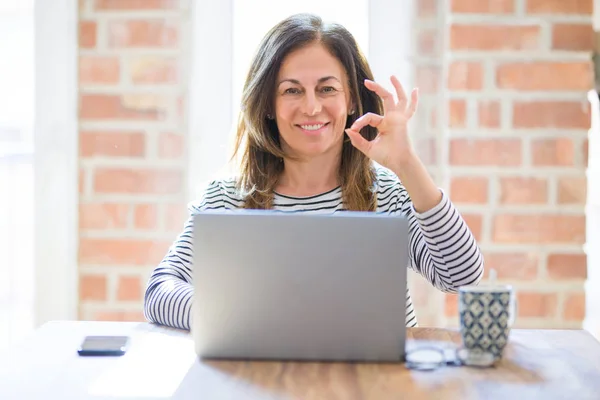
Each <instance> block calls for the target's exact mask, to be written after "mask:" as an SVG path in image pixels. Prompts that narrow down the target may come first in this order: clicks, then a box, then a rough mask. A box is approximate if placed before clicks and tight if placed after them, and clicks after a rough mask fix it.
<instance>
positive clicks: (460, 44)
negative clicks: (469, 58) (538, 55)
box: [450, 24, 540, 51]
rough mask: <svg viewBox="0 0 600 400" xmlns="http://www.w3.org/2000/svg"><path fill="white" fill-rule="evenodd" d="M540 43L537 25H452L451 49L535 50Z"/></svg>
mask: <svg viewBox="0 0 600 400" xmlns="http://www.w3.org/2000/svg"><path fill="white" fill-rule="evenodd" d="M539 45H540V27H539V26H536V25H530V26H528V25H459V24H453V25H452V26H451V27H450V49H451V50H483V51H499V50H535V49H537V48H539Z"/></svg>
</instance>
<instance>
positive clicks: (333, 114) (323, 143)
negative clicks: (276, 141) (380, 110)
mask: <svg viewBox="0 0 600 400" xmlns="http://www.w3.org/2000/svg"><path fill="white" fill-rule="evenodd" d="M350 107H351V102H350V95H349V93H348V84H347V76H346V73H345V71H344V67H343V66H342V64H341V63H340V62H339V61H338V59H337V58H335V57H334V56H332V55H331V54H330V53H329V51H327V49H326V48H325V47H323V45H321V44H320V43H315V44H311V45H308V46H306V47H303V48H301V49H298V50H296V51H294V52H292V53H290V54H288V56H287V57H286V58H284V60H283V62H282V65H281V68H280V70H279V75H278V77H277V82H276V94H275V120H276V122H277V127H278V128H279V133H280V139H281V146H282V149H283V150H284V151H285V152H286V153H287V154H293V155H295V156H300V157H301V158H303V159H310V158H312V157H315V156H320V155H324V154H332V155H336V154H338V153H339V151H340V150H341V147H342V141H343V138H344V128H345V127H346V119H347V117H348V112H349V110H350Z"/></svg>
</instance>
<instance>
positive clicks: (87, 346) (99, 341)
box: [77, 336, 129, 356]
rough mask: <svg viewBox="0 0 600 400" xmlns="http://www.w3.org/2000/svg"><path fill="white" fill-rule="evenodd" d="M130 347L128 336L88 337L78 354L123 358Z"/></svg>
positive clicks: (82, 343)
mask: <svg viewBox="0 0 600 400" xmlns="http://www.w3.org/2000/svg"><path fill="white" fill-rule="evenodd" d="M128 347H129V337H128V336H86V337H85V338H84V339H83V342H81V345H80V346H79V349H77V353H79V355H80V356H122V355H124V354H125V353H126V352H127V349H128Z"/></svg>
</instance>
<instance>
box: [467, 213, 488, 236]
mask: <svg viewBox="0 0 600 400" xmlns="http://www.w3.org/2000/svg"><path fill="white" fill-rule="evenodd" d="M462 217H463V219H464V220H465V222H466V223H467V226H468V227H469V229H470V230H471V233H472V234H473V237H474V238H475V240H477V241H479V240H481V235H482V231H483V216H481V215H479V214H462Z"/></svg>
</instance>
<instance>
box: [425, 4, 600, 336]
mask: <svg viewBox="0 0 600 400" xmlns="http://www.w3.org/2000/svg"><path fill="white" fill-rule="evenodd" d="M418 6H419V7H417V10H418V15H417V18H418V21H419V22H420V24H419V25H420V26H421V27H420V28H419V31H420V34H419V35H418V36H417V57H416V59H417V60H420V61H421V64H423V65H421V64H417V65H416V68H417V71H416V72H417V83H418V85H420V86H425V87H427V88H428V92H431V93H432V95H433V96H434V97H433V99H426V104H425V107H426V111H427V112H430V110H428V109H427V107H437V111H438V114H441V117H440V118H439V119H440V120H441V121H443V122H442V127H436V126H435V125H432V124H431V121H425V125H422V124H420V129H421V130H423V131H424V132H428V131H432V130H433V131H434V135H435V137H436V140H437V141H438V144H437V146H442V150H441V152H440V153H439V154H442V157H444V159H443V160H439V161H438V163H437V165H434V168H433V170H434V171H435V170H437V171H440V170H441V173H440V172H438V174H437V180H438V182H440V184H441V185H442V186H444V187H445V188H446V189H447V190H449V192H450V194H451V197H452V199H453V200H454V202H455V203H456V204H457V205H458V206H459V209H460V210H461V212H462V213H463V214H464V215H465V216H466V218H467V221H468V223H469V225H470V226H471V228H472V230H473V231H474V234H475V235H476V236H477V238H478V239H479V241H480V244H481V247H482V250H483V251H484V253H485V255H486V266H487V271H488V272H489V270H490V269H491V268H494V269H495V270H496V271H497V273H498V278H499V279H500V280H501V281H503V282H510V283H513V284H514V285H515V287H516V288H517V290H518V293H519V295H518V296H519V300H520V303H519V304H520V307H519V317H520V318H519V320H518V324H519V325H520V326H536V327H576V326H580V325H581V322H582V320H583V318H584V315H585V314H584V312H585V308H584V305H585V295H584V283H585V279H586V270H587V265H586V257H585V254H584V253H583V249H582V245H583V244H584V243H585V240H586V236H585V233H586V232H585V229H586V225H585V224H586V218H585V212H584V211H585V208H584V207H585V200H586V176H585V169H586V162H587V130H588V129H589V127H590V112H589V111H590V110H589V106H588V101H587V91H588V90H589V89H591V88H592V87H593V72H592V64H591V62H590V55H591V54H590V52H591V50H592V45H593V40H592V39H593V30H592V25H591V14H592V0H580V1H564V2H558V1H551V0H496V1H481V0H451V1H450V4H449V5H446V3H445V2H443V1H435V0H419V2H418ZM444 20H445V21H452V22H451V23H450V24H449V25H447V26H440V24H439V22H438V21H444ZM432 27H433V28H432ZM432 29H433V30H432ZM424 38H425V39H424ZM432 49H436V52H435V53H434V52H432ZM420 134H421V133H420V132H419V135H420ZM428 300H429V299H424V301H423V303H422V304H418V307H420V308H426V309H427V308H430V307H431V305H430V304H431V302H430V301H428ZM433 306H434V307H437V306H438V304H437V303H434V305H433ZM456 307H457V306H456V296H446V306H445V310H446V317H447V318H446V320H445V321H444V322H441V323H444V324H450V325H455V324H456V322H457V321H456ZM442 320H443V319H442V318H441V317H440V318H437V319H433V320H431V322H432V323H440V321H442ZM428 322H429V321H428Z"/></svg>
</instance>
